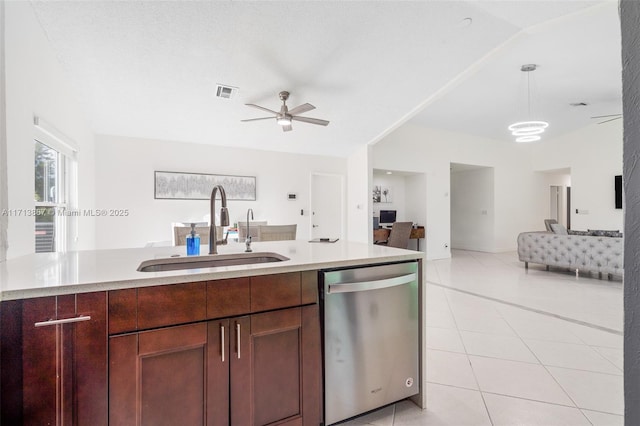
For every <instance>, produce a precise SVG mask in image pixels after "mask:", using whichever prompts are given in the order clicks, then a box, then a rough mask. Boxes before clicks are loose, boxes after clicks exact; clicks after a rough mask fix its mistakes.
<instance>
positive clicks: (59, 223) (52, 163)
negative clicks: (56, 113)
mask: <svg viewBox="0 0 640 426" xmlns="http://www.w3.org/2000/svg"><path fill="white" fill-rule="evenodd" d="M35 124H36V130H37V131H36V138H35V140H34V152H35V155H34V160H35V161H34V174H35V192H34V202H35V208H34V210H33V216H34V219H35V252H36V253H46V252H55V251H66V250H68V249H70V248H71V247H69V244H68V242H69V240H72V239H73V238H69V237H68V236H69V235H71V231H72V230H74V229H75V228H76V227H77V226H76V221H75V220H74V218H73V216H74V215H73V214H71V213H72V212H71V211H70V210H71V209H72V208H73V207H74V206H75V188H76V185H75V176H76V172H75V170H76V161H75V158H76V152H77V150H75V149H73V148H72V145H71V144H70V143H69V142H68V141H67V140H66V138H64V137H60V136H56V134H54V133H53V130H47V129H46V128H45V127H44V123H42V121H41V120H40V121H38V120H37V119H36V120H35Z"/></svg>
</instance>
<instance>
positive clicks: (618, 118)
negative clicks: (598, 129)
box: [598, 116, 622, 124]
mask: <svg viewBox="0 0 640 426" xmlns="http://www.w3.org/2000/svg"><path fill="white" fill-rule="evenodd" d="M621 118H622V116H620V117H616V118H610V119H608V120H604V121H601V122H599V123H598V124H604V123H608V122H610V121H614V120H620V119H621Z"/></svg>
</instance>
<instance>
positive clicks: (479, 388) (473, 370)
mask: <svg viewBox="0 0 640 426" xmlns="http://www.w3.org/2000/svg"><path fill="white" fill-rule="evenodd" d="M427 282H428V281H427ZM444 298H445V300H446V301H447V307H448V308H449V312H450V313H451V317H452V318H453V323H454V325H455V326H456V332H457V333H458V337H459V338H460V342H461V343H462V348H463V349H464V354H465V355H466V357H467V362H468V363H469V367H471V373H472V374H473V380H474V381H475V382H476V386H477V387H478V393H480V398H482V405H484V410H485V411H486V413H487V417H488V418H489V423H490V424H491V426H494V423H493V419H492V418H491V413H490V412H489V407H488V406H487V401H486V400H485V399H484V394H483V393H482V389H481V387H480V382H479V381H478V377H477V376H476V371H475V369H474V368H473V363H472V362H471V358H469V352H468V351H467V345H465V343H464V339H463V338H462V334H461V333H460V328H459V327H458V321H457V320H456V315H455V314H454V313H453V309H451V303H450V301H449V296H448V295H447V294H446V293H444Z"/></svg>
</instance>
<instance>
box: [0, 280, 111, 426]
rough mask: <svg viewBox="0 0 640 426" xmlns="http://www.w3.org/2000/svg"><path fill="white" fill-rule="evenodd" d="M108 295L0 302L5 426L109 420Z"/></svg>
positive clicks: (0, 373)
mask: <svg viewBox="0 0 640 426" xmlns="http://www.w3.org/2000/svg"><path fill="white" fill-rule="evenodd" d="M106 301H107V295H106V292H95V293H83V294H72V295H64V296H52V297H39V298H33V299H25V300H17V301H5V302H2V304H1V306H0V386H1V389H2V403H1V406H0V409H1V411H0V416H1V418H2V423H3V424H5V423H6V424H11V425H38V426H40V425H91V426H94V425H98V426H99V425H106V424H107V406H108V401H107V318H106V313H107V302H106Z"/></svg>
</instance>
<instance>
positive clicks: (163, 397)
mask: <svg viewBox="0 0 640 426" xmlns="http://www.w3.org/2000/svg"><path fill="white" fill-rule="evenodd" d="M222 326H224V327H225V328H228V324H227V322H225V321H212V322H210V323H206V322H200V323H196V324H190V325H184V326H175V327H167V328H161V329H157V330H152V331H145V332H140V333H132V334H125V335H120V336H115V337H111V338H110V340H109V363H110V370H109V424H110V425H150V426H162V425H204V424H208V425H218V424H224V425H226V424H228V407H229V403H228V401H229V398H228V386H229V382H228V370H229V368H228V362H227V356H228V355H227V347H228V343H227V342H226V340H227V339H228V335H227V333H226V329H225V330H224V332H223V331H222V330H223V328H222ZM223 333H224V336H223ZM223 349H224V352H223ZM223 354H224V357H225V360H224V362H223V361H222V356H223ZM225 364H226V365H225ZM225 369H226V372H225V371H224V370H225ZM225 416H226V417H225Z"/></svg>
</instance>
